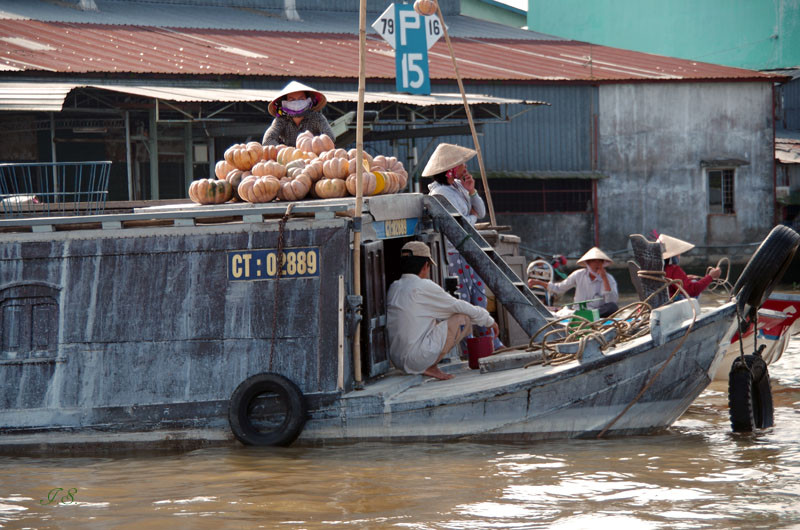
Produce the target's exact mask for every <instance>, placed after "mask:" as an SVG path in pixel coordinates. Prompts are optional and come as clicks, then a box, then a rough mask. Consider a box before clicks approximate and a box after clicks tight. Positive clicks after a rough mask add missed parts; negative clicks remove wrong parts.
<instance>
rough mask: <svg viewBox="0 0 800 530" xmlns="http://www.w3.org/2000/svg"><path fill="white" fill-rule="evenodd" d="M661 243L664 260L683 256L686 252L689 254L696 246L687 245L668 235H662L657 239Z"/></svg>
mask: <svg viewBox="0 0 800 530" xmlns="http://www.w3.org/2000/svg"><path fill="white" fill-rule="evenodd" d="M656 241H658V242H659V243H661V251H662V254H661V257H662V258H663V259H669V258H672V257H674V256H677V255H679V254H683V253H684V252H689V251H690V250H692V249H693V248H694V245H692V244H691V243H687V242H686V241H682V240H680V239H678V238H677V237H672V236H668V235H666V234H661V235H660V236H658V239H656Z"/></svg>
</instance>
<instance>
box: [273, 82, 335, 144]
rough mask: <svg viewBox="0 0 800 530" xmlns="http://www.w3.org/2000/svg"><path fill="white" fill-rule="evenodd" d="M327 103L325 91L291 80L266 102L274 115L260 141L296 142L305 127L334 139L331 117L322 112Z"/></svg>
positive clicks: (315, 134)
mask: <svg viewBox="0 0 800 530" xmlns="http://www.w3.org/2000/svg"><path fill="white" fill-rule="evenodd" d="M326 103H327V99H326V98H325V95H324V94H323V93H322V92H319V91H318V90H314V89H313V88H311V87H310V86H307V85H304V84H302V83H298V82H297V81H292V82H291V83H289V84H288V85H286V86H285V87H283V89H282V90H281V92H280V94H278V96H277V97H276V98H275V99H273V100H272V101H270V103H269V105H268V106H267V112H269V113H270V114H271V115H272V116H275V119H274V120H272V125H270V126H269V128H268V129H267V130H266V132H265V133H264V138H263V139H262V140H261V143H262V144H263V145H281V144H282V145H290V146H294V145H295V142H296V141H297V135H298V134H300V133H301V132H303V131H310V132H311V134H313V135H314V136H319V135H320V134H327V135H328V136H330V137H331V140H335V139H336V136H334V134H333V131H332V130H331V126H330V124H329V123H328V120H327V119H326V118H325V116H323V115H322V113H321V112H320V110H322V107H324V106H325V104H326Z"/></svg>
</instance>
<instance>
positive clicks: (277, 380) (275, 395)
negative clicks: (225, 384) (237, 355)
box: [228, 373, 307, 446]
mask: <svg viewBox="0 0 800 530" xmlns="http://www.w3.org/2000/svg"><path fill="white" fill-rule="evenodd" d="M306 417H307V408H306V402H305V398H304V396H303V393H302V392H301V391H300V389H299V388H298V387H297V385H296V384H294V383H293V382H292V381H291V380H290V379H288V378H287V377H284V376H282V375H280V374H276V373H262V374H256V375H253V376H251V377H248V378H247V379H245V380H244V381H243V382H242V383H241V384H240V385H239V386H238V387H236V390H234V392H233V394H232V395H231V400H230V403H229V408H228V422H229V423H230V426H231V431H232V432H233V435H234V436H236V438H237V439H238V440H239V441H240V442H242V443H243V444H245V445H256V446H276V445H277V446H287V445H289V444H291V443H292V442H293V441H295V439H297V437H298V436H299V435H300V432H301V431H302V430H303V427H304V426H305V423H306Z"/></svg>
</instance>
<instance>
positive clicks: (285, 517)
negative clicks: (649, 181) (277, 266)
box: [0, 335, 800, 530]
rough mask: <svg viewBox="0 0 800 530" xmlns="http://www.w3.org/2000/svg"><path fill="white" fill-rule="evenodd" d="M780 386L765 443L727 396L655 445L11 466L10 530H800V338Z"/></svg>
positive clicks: (386, 450) (43, 461) (712, 398)
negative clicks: (739, 420) (738, 423)
mask: <svg viewBox="0 0 800 530" xmlns="http://www.w3.org/2000/svg"><path fill="white" fill-rule="evenodd" d="M770 374H771V377H772V381H773V392H774V399H775V426H774V427H773V428H770V429H767V430H764V431H760V432H757V433H752V434H733V433H731V430H730V425H729V420H728V407H727V393H726V384H725V383H714V384H713V385H712V386H711V387H710V388H709V389H708V390H706V391H705V392H704V393H703V394H702V395H701V396H700V398H699V399H698V400H697V401H696V402H695V403H694V404H693V405H692V406H691V408H690V409H689V410H688V411H687V413H686V414H685V415H684V416H683V417H682V418H681V419H679V421H678V422H677V423H676V424H675V425H674V427H673V428H671V429H670V430H669V431H668V432H666V433H664V434H659V435H655V436H641V437H630V438H620V439H612V440H599V441H598V440H581V441H558V442H543V443H533V444H519V445H511V444H471V443H452V444H379V443H378V444H352V445H342V446H328V447H314V448H304V447H292V448H286V449H251V448H244V447H241V446H236V447H232V448H222V449H220V448H217V449H202V450H197V451H193V452H188V453H168V454H165V453H156V454H147V453H144V454H143V453H136V454H130V455H115V456H109V457H92V458H86V457H74V458H70V457H53V458H24V457H0V527H2V528H41V529H44V528H53V529H56V528H57V529H63V528H81V529H106V528H115V529H170V530H172V529H181V528H191V529H206V528H208V529H212V528H213V529H217V528H243V529H246V528H285V529H295V528H308V529H319V528H399V529H456V530H466V529H473V528H474V529H478V528H480V529H484V528H493V529H506V528H507V529H514V530H518V529H527V528H554V529H583V528H593V529H598V528H614V529H616V530H623V529H629V528H630V529H637V530H639V529H650V528H653V529H655V528H664V529H667V528H669V529H674V528H678V529H681V528H714V529H717V528H719V529H722V528H725V529H728V528H748V529H750V528H800V443H798V440H799V439H800V335H796V336H795V337H794V338H793V342H792V344H791V345H790V347H789V350H788V351H787V352H786V354H785V355H784V357H783V358H782V359H781V360H780V361H778V363H777V364H775V365H773V366H771V367H770Z"/></svg>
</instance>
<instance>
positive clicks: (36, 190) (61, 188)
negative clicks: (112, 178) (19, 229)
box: [0, 161, 111, 218]
mask: <svg viewBox="0 0 800 530" xmlns="http://www.w3.org/2000/svg"><path fill="white" fill-rule="evenodd" d="M110 173H111V162H110V161H99V162H38V163H5V164H0V212H1V213H2V215H3V216H4V217H6V218H9V217H48V216H67V215H93V214H101V213H103V212H104V210H105V206H106V197H107V195H108V179H109V175H110Z"/></svg>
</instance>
